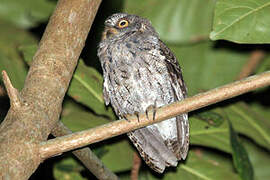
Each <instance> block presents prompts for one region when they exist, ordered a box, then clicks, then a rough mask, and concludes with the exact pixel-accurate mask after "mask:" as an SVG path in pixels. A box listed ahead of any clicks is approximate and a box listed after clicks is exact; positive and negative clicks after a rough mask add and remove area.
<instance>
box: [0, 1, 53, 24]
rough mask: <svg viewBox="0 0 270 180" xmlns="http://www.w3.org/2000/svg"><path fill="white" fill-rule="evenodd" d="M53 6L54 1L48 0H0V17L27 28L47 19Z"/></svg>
mask: <svg viewBox="0 0 270 180" xmlns="http://www.w3.org/2000/svg"><path fill="white" fill-rule="evenodd" d="M54 6H55V2H53V1H50V0H23V1H18V0H1V2H0V19H2V20H5V21H6V22H9V23H13V24H15V25H16V26H19V27H23V28H29V27H32V26H34V25H36V24H37V23H38V22H41V21H45V20H47V19H48V17H49V15H50V14H51V13H52V11H53V9H54Z"/></svg>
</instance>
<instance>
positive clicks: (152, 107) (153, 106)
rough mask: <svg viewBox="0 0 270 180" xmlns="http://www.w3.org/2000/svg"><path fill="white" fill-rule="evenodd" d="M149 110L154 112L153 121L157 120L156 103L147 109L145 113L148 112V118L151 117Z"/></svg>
mask: <svg viewBox="0 0 270 180" xmlns="http://www.w3.org/2000/svg"><path fill="white" fill-rule="evenodd" d="M149 112H152V113H153V114H152V117H153V121H155V118H156V112H157V107H156V105H151V106H148V107H147V109H146V111H145V114H146V117H147V119H149Z"/></svg>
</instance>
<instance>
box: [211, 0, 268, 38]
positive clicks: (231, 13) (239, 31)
mask: <svg viewBox="0 0 270 180" xmlns="http://www.w3.org/2000/svg"><path fill="white" fill-rule="evenodd" d="M269 12H270V2H269V0H248V1H243V0H218V2H217V4H216V8H215V16H214V23H213V31H212V32H211V34H210V38H211V39H212V40H218V39H226V40H229V41H233V42H237V43H270V33H269V26H270V14H269Z"/></svg>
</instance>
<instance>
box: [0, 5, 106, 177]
mask: <svg viewBox="0 0 270 180" xmlns="http://www.w3.org/2000/svg"><path fill="white" fill-rule="evenodd" d="M100 2H101V0H92V1H85V0H76V1H75V0H74V1H70V0H58V2H57V6H56V9H55V11H54V13H53V15H52V16H51V18H50V21H49V23H48V25H47V27H46V30H45V32H44V34H43V37H42V39H41V41H40V43H39V48H38V51H37V52H36V54H35V56H34V57H33V62H32V65H31V66H30V69H29V72H28V74H27V77H26V80H25V84H24V87H23V89H22V91H21V92H20V93H16V91H14V88H13V87H12V85H11V83H10V81H9V79H8V78H7V76H6V75H5V73H4V78H5V77H6V80H5V81H6V83H5V84H6V88H7V90H8V91H9V92H8V93H9V97H10V100H11V105H12V104H14V105H15V104H16V102H17V99H16V96H17V95H16V94H18V97H19V98H18V99H19V101H20V102H21V104H20V106H19V107H18V106H16V107H17V108H14V106H11V108H10V109H9V111H8V114H7V116H6V117H5V119H4V121H3V122H2V124H1V125H0V172H1V173H0V179H28V178H29V177H30V175H31V174H32V173H33V172H34V171H35V169H36V168H37V167H38V165H39V164H40V162H42V161H43V159H42V157H41V156H39V151H38V150H39V143H40V142H41V141H45V140H46V139H47V137H48V135H49V134H50V132H51V130H52V128H53V127H54V126H55V124H56V123H57V121H58V119H59V116H60V112H61V107H62V101H63V98H64V95H65V93H66V90H67V88H68V85H69V82H70V79H71V77H72V74H73V71H74V69H75V67H76V64H77V60H78V57H79V55H80V53H81V51H82V48H83V47H84V42H85V39H86V37H87V34H88V32H89V30H90V27H91V24H92V22H93V20H94V17H95V15H96V12H97V9H98V7H99V4H100Z"/></svg>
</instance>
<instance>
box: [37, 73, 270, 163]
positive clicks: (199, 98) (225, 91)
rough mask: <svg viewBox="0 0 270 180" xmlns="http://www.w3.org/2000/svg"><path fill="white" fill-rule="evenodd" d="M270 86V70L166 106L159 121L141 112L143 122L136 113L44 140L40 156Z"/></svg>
mask: <svg viewBox="0 0 270 180" xmlns="http://www.w3.org/2000/svg"><path fill="white" fill-rule="evenodd" d="M268 85H270V71H267V72H265V73H262V74H260V75H255V76H251V77H249V78H246V79H243V80H240V81H236V82H234V83H231V84H228V85H225V86H221V87H219V88H216V89H213V90H210V91H207V92H204V93H200V94H197V95H195V96H193V97H189V98H186V99H185V100H183V101H180V102H175V103H172V104H170V105H167V106H164V107H162V108H160V109H158V110H157V112H156V119H155V121H152V117H149V120H148V119H147V117H146V115H145V114H140V122H138V120H137V116H132V117H130V119H129V121H126V120H118V121H114V122H112V123H108V124H105V125H102V126H99V127H96V128H92V129H90V130H85V131H81V132H76V133H73V134H71V135H67V136H63V137H59V138H55V139H53V140H49V141H46V142H42V143H41V144H40V147H39V152H40V156H41V157H42V158H48V157H51V156H54V155H57V154H59V153H62V152H66V151H69V150H72V149H75V148H79V147H82V146H85V145H88V144H91V143H95V142H99V141H102V140H105V139H108V138H110V137H114V136H117V135H120V134H124V133H127V132H129V131H133V130H135V129H138V128H141V127H144V126H147V125H150V124H153V123H157V122H160V121H163V120H166V119H169V118H171V117H174V116H177V115H180V114H182V113H187V112H190V111H193V110H196V109H199V108H202V107H205V106H208V105H211V104H214V103H217V102H220V101H223V100H225V99H229V98H232V97H235V96H237V95H240V94H243V93H246V92H249V91H251V90H254V89H257V88H259V87H264V86H268ZM149 114H152V113H149Z"/></svg>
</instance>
